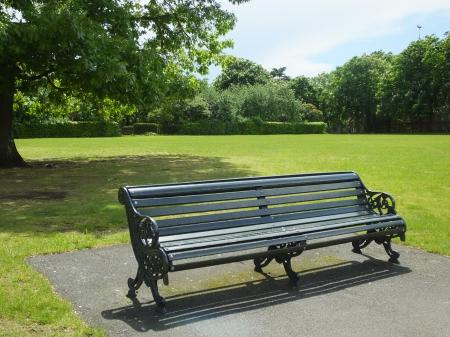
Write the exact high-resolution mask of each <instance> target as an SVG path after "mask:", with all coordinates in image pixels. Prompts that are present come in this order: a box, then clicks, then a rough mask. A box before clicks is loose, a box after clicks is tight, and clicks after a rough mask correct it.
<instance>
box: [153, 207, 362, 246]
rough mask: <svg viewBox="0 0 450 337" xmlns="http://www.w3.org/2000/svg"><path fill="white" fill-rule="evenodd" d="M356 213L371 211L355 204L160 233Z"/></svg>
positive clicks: (165, 230) (164, 230)
mask: <svg viewBox="0 0 450 337" xmlns="http://www.w3.org/2000/svg"><path fill="white" fill-rule="evenodd" d="M354 213H356V214H357V215H367V214H370V212H369V211H368V210H367V208H366V207H365V206H361V205H353V206H347V207H339V208H333V209H322V210H312V211H308V212H302V213H293V214H278V215H271V216H267V217H257V218H244V219H233V220H224V221H216V222H209V223H203V224H202V225H201V226H199V225H198V224H189V225H183V226H167V227H160V228H159V233H160V239H162V237H163V236H166V235H175V234H184V233H196V232H199V231H207V230H217V229H226V228H235V227H244V226H252V225H258V224H265V223H273V222H279V221H290V220H301V219H308V218H314V217H326V216H339V215H345V214H350V215H351V214H354Z"/></svg>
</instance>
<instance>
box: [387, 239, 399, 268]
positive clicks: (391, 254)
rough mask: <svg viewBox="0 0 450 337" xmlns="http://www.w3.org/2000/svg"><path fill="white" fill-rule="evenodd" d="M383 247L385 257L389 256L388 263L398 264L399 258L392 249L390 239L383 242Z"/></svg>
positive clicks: (397, 253)
mask: <svg viewBox="0 0 450 337" xmlns="http://www.w3.org/2000/svg"><path fill="white" fill-rule="evenodd" d="M383 247H384V250H385V251H386V253H387V255H389V262H391V263H395V264H399V263H400V262H399V261H398V258H399V257H400V253H399V252H396V251H395V250H393V249H392V246H391V239H387V240H386V241H383Z"/></svg>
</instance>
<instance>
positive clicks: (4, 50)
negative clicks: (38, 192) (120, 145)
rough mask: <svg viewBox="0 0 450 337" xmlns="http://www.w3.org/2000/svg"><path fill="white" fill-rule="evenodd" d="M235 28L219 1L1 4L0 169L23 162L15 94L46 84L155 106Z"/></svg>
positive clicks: (201, 68) (209, 59)
mask: <svg viewBox="0 0 450 337" xmlns="http://www.w3.org/2000/svg"><path fill="white" fill-rule="evenodd" d="M230 1H231V2H232V3H240V2H245V1H246V0H230ZM234 23H235V17H234V16H233V15H232V14H231V13H229V12H227V11H225V10H223V9H222V8H221V6H220V5H219V3H218V2H217V1H216V0H177V1H175V0H167V1H156V0H152V1H146V2H144V1H132V0H123V1H115V0H97V1H92V0H68V1H44V0H22V1H12V0H7V1H2V2H1V3H0V166H3V167H9V166H21V165H25V162H24V161H23V159H22V158H21V156H20V155H19V153H18V151H17V149H16V146H15V143H14V139H13V134H12V126H13V106H14V95H15V93H16V92H17V90H18V89H20V90H23V91H27V90H28V89H29V88H31V87H33V86H39V85H43V84H44V83H45V85H49V86H51V87H52V88H53V89H54V90H55V91H58V92H63V93H66V94H71V93H74V92H82V93H92V94H93V95H96V96H97V97H98V98H99V99H102V98H106V97H108V98H110V99H113V100H117V101H120V102H123V103H125V104H133V105H137V106H139V105H148V104H152V103H154V102H155V101H158V100H159V99H161V97H164V95H165V94H167V93H168V92H170V91H171V88H173V87H174V86H176V85H177V83H179V82H180V81H178V80H179V79H180V78H182V77H186V76H190V74H193V73H194V72H199V73H205V72H206V71H207V69H208V66H209V65H210V64H212V63H214V62H218V61H219V59H220V55H221V51H222V50H223V49H224V48H226V47H229V46H230V43H231V42H230V41H228V40H225V41H222V40H221V39H220V37H221V36H223V35H224V34H225V33H227V32H228V31H229V30H230V29H232V27H233V25H234ZM184 82H185V81H184Z"/></svg>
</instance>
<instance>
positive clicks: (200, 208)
mask: <svg viewBox="0 0 450 337" xmlns="http://www.w3.org/2000/svg"><path fill="white" fill-rule="evenodd" d="M361 193H362V191H361V190H360V189H353V190H344V191H335V192H327V193H315V194H307V195H294V196H289V197H278V198H270V199H254V200H248V199H246V200H241V201H231V202H222V203H211V204H202V205H189V206H173V207H160V208H153V209H149V210H148V214H149V215H150V216H153V217H157V216H164V215H178V214H188V213H201V212H211V211H223V210H230V209H239V208H248V207H259V206H269V205H280V204H289V203H296V202H305V201H316V200H325V199H336V198H344V197H351V196H358V195H361Z"/></svg>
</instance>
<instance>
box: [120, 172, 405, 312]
mask: <svg viewBox="0 0 450 337" xmlns="http://www.w3.org/2000/svg"><path fill="white" fill-rule="evenodd" d="M119 201H120V202H121V203H122V204H124V205H125V209H126V214H127V218H128V225H129V231H130V237H131V244H132V248H133V251H134V255H135V256H136V259H137V262H138V271H137V275H136V277H135V278H134V279H131V278H130V279H129V280H128V287H129V292H128V295H127V296H128V297H130V298H135V297H136V291H137V289H138V288H139V287H140V286H141V285H142V283H143V282H145V284H146V285H147V286H148V287H150V289H151V292H152V295H153V298H154V300H155V302H156V305H157V309H158V311H160V312H165V310H166V309H165V306H166V302H165V300H164V298H163V297H162V296H161V295H160V294H159V291H158V285H157V282H158V280H163V282H164V283H165V284H168V273H169V272H176V271H181V270H187V269H192V268H201V267H207V266H212V265H219V264H224V263H231V262H237V261H243V260H253V261H254V264H255V270H256V271H259V272H261V271H262V268H264V267H265V266H267V265H268V264H269V263H270V262H271V261H273V260H275V261H276V262H278V263H280V264H283V266H284V269H285V270H286V273H287V275H288V277H289V279H290V281H291V282H292V283H293V284H294V285H297V282H298V280H299V277H298V275H297V274H296V273H295V272H294V271H293V270H292V268H291V258H292V257H294V256H298V255H300V254H301V253H302V252H303V251H304V250H309V249H314V248H320V247H325V246H330V245H337V244H343V243H352V245H353V251H354V252H355V253H361V249H362V248H364V247H366V246H367V245H368V244H369V243H370V242H372V241H374V242H376V243H378V244H382V245H383V246H384V249H385V250H386V252H387V254H388V255H389V257H390V261H391V262H394V263H398V258H399V254H398V253H397V252H395V251H394V250H393V249H392V247H391V239H392V238H394V237H400V239H401V240H402V241H403V240H404V239H405V231H406V225H405V221H404V220H403V219H402V218H401V217H400V216H398V215H396V211H395V201H394V198H393V197H392V196H390V195H389V194H387V193H383V192H372V191H370V190H368V189H367V188H366V187H365V186H364V184H363V182H362V181H361V179H360V178H359V176H358V174H356V173H354V172H333V173H318V174H300V175H286V176H271V177H256V178H242V179H226V180H210V181H196V182H187V183H176V184H164V185H148V186H127V187H123V188H121V189H120V190H119ZM204 277H208V274H206V273H205V275H204Z"/></svg>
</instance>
